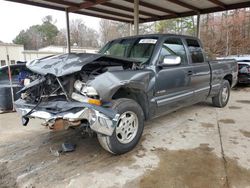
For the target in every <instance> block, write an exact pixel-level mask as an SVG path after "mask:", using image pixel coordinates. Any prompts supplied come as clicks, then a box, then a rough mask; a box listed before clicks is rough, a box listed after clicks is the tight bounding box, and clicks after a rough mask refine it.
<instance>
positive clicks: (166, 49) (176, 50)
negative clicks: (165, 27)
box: [160, 38, 187, 64]
mask: <svg viewBox="0 0 250 188" xmlns="http://www.w3.org/2000/svg"><path fill="white" fill-rule="evenodd" d="M167 55H174V56H179V57H180V58H181V64H183V63H185V62H187V55H186V51H185V48H184V45H183V43H182V41H181V39H179V38H168V39H167V40H166V41H165V42H164V44H163V45H162V49H161V53H160V61H161V62H162V61H163V59H164V57H165V56H167Z"/></svg>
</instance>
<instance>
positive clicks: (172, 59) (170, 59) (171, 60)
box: [161, 55, 181, 66]
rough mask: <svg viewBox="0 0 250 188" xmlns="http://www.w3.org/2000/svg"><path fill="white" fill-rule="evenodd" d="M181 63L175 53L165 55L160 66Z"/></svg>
mask: <svg viewBox="0 0 250 188" xmlns="http://www.w3.org/2000/svg"><path fill="white" fill-rule="evenodd" d="M179 64H181V57H180V56H176V55H167V56H165V57H164V58H163V61H162V63H161V65H162V66H171V65H179Z"/></svg>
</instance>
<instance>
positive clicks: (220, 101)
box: [212, 80, 230, 108]
mask: <svg viewBox="0 0 250 188" xmlns="http://www.w3.org/2000/svg"><path fill="white" fill-rule="evenodd" d="M229 97H230V84H229V82H228V81H227V80H224V81H223V83H222V87H221V88H220V91H219V94H218V95H217V96H215V97H213V98H212V101H213V105H214V106H216V107H219V108H222V107H224V106H226V105H227V103H228V100H229Z"/></svg>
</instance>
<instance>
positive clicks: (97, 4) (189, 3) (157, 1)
mask: <svg viewBox="0 0 250 188" xmlns="http://www.w3.org/2000/svg"><path fill="white" fill-rule="evenodd" d="M8 1H11V2H17V3H22V4H28V5H34V6H40V7H45V8H51V9H56V10H66V9H68V11H69V12H74V13H77V14H83V15H87V16H94V17H99V18H104V19H111V20H116V21H123V22H131V23H132V22H133V9H134V4H133V2H134V0H8ZM245 7H250V0H140V1H139V18H140V23H142V22H149V21H156V20H163V19H171V18H177V17H185V16H192V15H196V14H198V13H200V14H206V13H212V12H218V11H223V10H232V9H237V8H245Z"/></svg>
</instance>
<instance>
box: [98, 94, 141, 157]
mask: <svg viewBox="0 0 250 188" xmlns="http://www.w3.org/2000/svg"><path fill="white" fill-rule="evenodd" d="M112 108H113V109H114V110H116V111H117V112H118V113H119V114H120V118H119V120H118V123H117V126H116V128H115V130H114V132H113V134H112V135H111V136H106V135H102V134H98V135H97V136H98V140H99V143H100V144H101V146H102V147H103V148H104V149H105V150H107V151H109V152H111V153H113V154H123V153H126V152H128V151H130V150H132V149H133V148H134V147H135V146H136V145H137V143H138V142H139V140H140V138H141V135H142V132H143V128H144V114H143V111H142V109H141V107H140V105H139V104H138V103H137V102H136V101H134V100H131V99H126V98H121V99H117V100H115V101H114V103H113V106H112Z"/></svg>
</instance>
